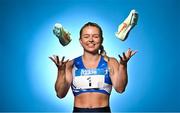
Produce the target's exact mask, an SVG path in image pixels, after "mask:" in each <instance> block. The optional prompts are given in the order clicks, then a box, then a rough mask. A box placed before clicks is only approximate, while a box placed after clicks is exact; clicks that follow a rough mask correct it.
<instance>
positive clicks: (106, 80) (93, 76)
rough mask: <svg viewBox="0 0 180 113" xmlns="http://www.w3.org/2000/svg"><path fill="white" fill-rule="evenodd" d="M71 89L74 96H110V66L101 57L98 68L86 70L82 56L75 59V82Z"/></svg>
mask: <svg viewBox="0 0 180 113" xmlns="http://www.w3.org/2000/svg"><path fill="white" fill-rule="evenodd" d="M71 88H72V91H73V94H74V96H77V95H79V94H81V93H85V92H98V93H103V94H107V95H110V94H111V90H112V82H111V78H110V75H109V69H108V64H107V62H106V61H105V60H104V57H103V56H101V59H100V61H99V64H98V66H97V68H93V69H92V68H86V67H85V66H84V64H83V61H82V56H79V57H77V58H75V59H74V64H73V81H72V84H71Z"/></svg>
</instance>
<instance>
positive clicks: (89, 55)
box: [83, 52, 100, 61]
mask: <svg viewBox="0 0 180 113" xmlns="http://www.w3.org/2000/svg"><path fill="white" fill-rule="evenodd" d="M99 57H100V55H99V54H98V53H96V54H92V53H88V52H84V54H83V59H84V60H87V61H88V60H89V61H97V60H98V59H99Z"/></svg>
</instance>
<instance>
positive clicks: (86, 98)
mask: <svg viewBox="0 0 180 113" xmlns="http://www.w3.org/2000/svg"><path fill="white" fill-rule="evenodd" d="M74 106H75V107H79V108H99V107H107V106H109V95H107V94H103V93H97V92H90V93H89V92H88V93H82V94H80V95H77V96H75V100H74Z"/></svg>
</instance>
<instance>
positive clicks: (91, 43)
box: [80, 26, 101, 53]
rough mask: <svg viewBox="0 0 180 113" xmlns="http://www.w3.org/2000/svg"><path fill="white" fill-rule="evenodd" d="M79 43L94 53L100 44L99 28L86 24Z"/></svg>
mask: <svg viewBox="0 0 180 113" xmlns="http://www.w3.org/2000/svg"><path fill="white" fill-rule="evenodd" d="M80 43H81V45H82V46H83V48H84V50H85V51H87V52H91V53H96V52H98V50H99V47H100V45H101V36H100V32H99V29H98V28H97V27H94V26H87V27H85V28H84V29H83V31H82V34H81V37H80Z"/></svg>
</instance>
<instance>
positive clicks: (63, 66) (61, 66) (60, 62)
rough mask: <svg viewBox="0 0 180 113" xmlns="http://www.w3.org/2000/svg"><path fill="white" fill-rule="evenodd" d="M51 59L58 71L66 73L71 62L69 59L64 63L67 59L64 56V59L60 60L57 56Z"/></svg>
mask: <svg viewBox="0 0 180 113" xmlns="http://www.w3.org/2000/svg"><path fill="white" fill-rule="evenodd" d="M49 58H50V59H51V60H52V61H53V62H54V63H55V64H56V66H57V68H58V70H60V71H65V69H66V63H67V62H68V61H69V59H68V60H66V61H64V58H65V57H64V56H63V57H62V59H61V60H59V57H58V56H57V55H53V56H52V57H49Z"/></svg>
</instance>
